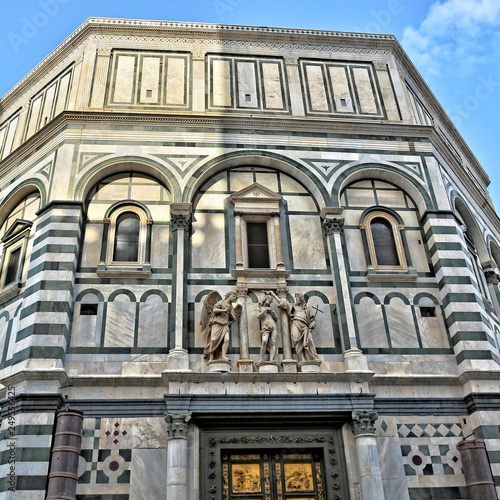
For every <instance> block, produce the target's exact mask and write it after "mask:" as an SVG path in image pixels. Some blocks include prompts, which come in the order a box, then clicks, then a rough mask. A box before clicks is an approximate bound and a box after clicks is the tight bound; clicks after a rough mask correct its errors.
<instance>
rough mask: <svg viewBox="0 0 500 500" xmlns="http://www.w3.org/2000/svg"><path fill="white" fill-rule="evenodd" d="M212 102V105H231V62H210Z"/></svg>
mask: <svg viewBox="0 0 500 500" xmlns="http://www.w3.org/2000/svg"><path fill="white" fill-rule="evenodd" d="M212 102H213V105H214V106H231V62H230V61H228V60H214V61H213V62H212Z"/></svg>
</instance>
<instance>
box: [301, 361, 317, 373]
mask: <svg viewBox="0 0 500 500" xmlns="http://www.w3.org/2000/svg"><path fill="white" fill-rule="evenodd" d="M299 368H300V371H301V372H302V373H319V372H321V361H304V362H302V363H299Z"/></svg>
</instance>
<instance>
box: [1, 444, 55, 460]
mask: <svg viewBox="0 0 500 500" xmlns="http://www.w3.org/2000/svg"><path fill="white" fill-rule="evenodd" d="M9 453H10V450H9V449H7V450H4V451H1V452H0V463H3V464H5V463H7V462H8V459H9ZM49 459H50V448H48V447H47V448H33V447H29V448H22V447H20V446H17V447H16V462H48V461H49Z"/></svg>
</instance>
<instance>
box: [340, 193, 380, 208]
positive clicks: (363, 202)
mask: <svg viewBox="0 0 500 500" xmlns="http://www.w3.org/2000/svg"><path fill="white" fill-rule="evenodd" d="M346 195H347V203H348V204H349V206H350V207H371V206H373V205H375V195H374V194H373V190H371V189H347V190H346Z"/></svg>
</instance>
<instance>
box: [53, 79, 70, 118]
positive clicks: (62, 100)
mask: <svg viewBox="0 0 500 500" xmlns="http://www.w3.org/2000/svg"><path fill="white" fill-rule="evenodd" d="M70 79H71V73H67V74H66V75H64V76H63V77H62V78H61V80H60V81H59V90H58V91H57V101H56V108H55V110H54V116H57V115H58V114H59V113H60V112H61V111H63V110H64V109H66V101H67V99H68V90H69V82H70Z"/></svg>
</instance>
